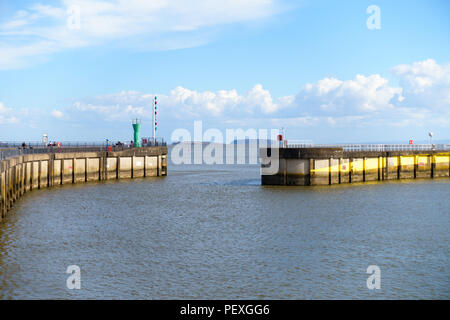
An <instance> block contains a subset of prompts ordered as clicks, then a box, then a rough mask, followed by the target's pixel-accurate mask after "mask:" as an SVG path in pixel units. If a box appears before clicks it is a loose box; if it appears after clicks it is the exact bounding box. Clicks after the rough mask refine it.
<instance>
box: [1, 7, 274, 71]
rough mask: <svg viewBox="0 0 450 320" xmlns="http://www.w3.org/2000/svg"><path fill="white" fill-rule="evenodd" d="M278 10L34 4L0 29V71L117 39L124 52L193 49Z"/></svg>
mask: <svg viewBox="0 0 450 320" xmlns="http://www.w3.org/2000/svg"><path fill="white" fill-rule="evenodd" d="M279 7H280V6H279V5H278V4H276V3H275V0H246V1H242V0H229V1H220V0H191V1H189V5H186V1H185V0H152V1H148V0H116V1H109V2H107V1H100V0H63V1H61V3H60V5H59V6H50V5H41V4H35V5H33V6H31V7H29V8H26V9H24V10H20V11H18V12H17V13H16V14H15V16H13V17H12V18H11V19H10V20H8V21H6V22H4V23H3V24H2V25H0V36H1V37H2V38H3V39H2V44H1V46H0V52H1V53H0V69H9V68H18V67H23V66H26V65H27V64H28V63H30V60H31V57H39V58H40V59H46V58H48V55H50V54H52V53H56V52H60V51H63V50H67V49H70V48H77V47H85V46H95V45H99V44H102V43H106V42H108V41H112V40H119V39H120V40H122V41H123V40H124V39H127V40H129V41H130V42H127V43H126V44H123V45H126V46H127V47H129V46H133V47H139V48H140V49H146V50H170V49H177V48H185V47H191V46H197V45H201V44H204V43H206V42H208V41H209V38H210V34H209V31H210V30H213V29H214V28H215V27H217V26H220V25H226V24H230V23H240V22H246V21H250V20H256V19H264V18H266V17H269V16H272V15H274V14H276V13H278V12H279V11H280V8H279ZM71 8H76V10H71ZM77 12H79V13H80V15H79V21H80V24H79V26H80V28H70V27H69V26H70V25H71V24H70V22H71V21H76V20H77V19H73V18H74V17H75V15H76V13H77ZM68 19H69V20H68ZM68 21H69V23H68ZM19 38H20V39H21V40H20V41H19V40H18V39H19ZM156 40H159V41H156ZM114 43H117V41H115V42H114ZM143 43H145V47H143V45H142V44H143Z"/></svg>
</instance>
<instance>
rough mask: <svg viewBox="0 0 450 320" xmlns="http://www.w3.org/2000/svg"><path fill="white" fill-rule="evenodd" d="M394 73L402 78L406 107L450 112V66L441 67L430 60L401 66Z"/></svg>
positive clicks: (401, 83)
mask: <svg viewBox="0 0 450 320" xmlns="http://www.w3.org/2000/svg"><path fill="white" fill-rule="evenodd" d="M392 71H393V73H394V74H395V75H396V76H398V77H399V78H400V85H401V86H402V88H403V92H404V95H405V101H404V103H403V104H404V105H405V106H409V107H418V108H426V109H431V110H435V111H440V112H444V113H447V114H448V113H449V112H450V64H445V65H439V64H438V63H436V61H434V60H432V59H428V60H424V61H419V62H414V63H413V64H412V65H407V64H403V65H399V66H396V67H394V68H393V69H392Z"/></svg>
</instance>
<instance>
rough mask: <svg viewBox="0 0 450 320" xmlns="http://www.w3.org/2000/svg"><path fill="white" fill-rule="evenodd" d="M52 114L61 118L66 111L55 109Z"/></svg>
mask: <svg viewBox="0 0 450 320" xmlns="http://www.w3.org/2000/svg"><path fill="white" fill-rule="evenodd" d="M52 116H54V117H55V118H57V119H61V118H62V117H64V113H62V112H61V111H60V110H53V111H52Z"/></svg>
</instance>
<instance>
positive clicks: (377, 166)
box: [260, 147, 450, 186]
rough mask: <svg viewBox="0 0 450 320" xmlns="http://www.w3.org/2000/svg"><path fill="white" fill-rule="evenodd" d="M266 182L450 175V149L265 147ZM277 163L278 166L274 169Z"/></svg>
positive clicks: (307, 182)
mask: <svg viewBox="0 0 450 320" xmlns="http://www.w3.org/2000/svg"><path fill="white" fill-rule="evenodd" d="M260 156H261V183H262V184H263V185H300V186H314V185H332V184H343V183H354V182H365V181H376V180H378V181H381V180H391V179H416V178H435V177H449V176H450V165H449V163H450V150H440V151H436V150H430V151H412V150H411V151H344V150H343V148H289V147H288V148H279V149H273V148H272V149H271V148H262V149H260ZM274 165H275V170H274Z"/></svg>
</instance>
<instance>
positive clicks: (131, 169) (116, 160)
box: [0, 147, 167, 221]
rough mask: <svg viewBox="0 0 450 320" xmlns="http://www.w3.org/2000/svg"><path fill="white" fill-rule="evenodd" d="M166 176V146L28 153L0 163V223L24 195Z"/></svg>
mask: <svg viewBox="0 0 450 320" xmlns="http://www.w3.org/2000/svg"><path fill="white" fill-rule="evenodd" d="M165 175H167V147H146V148H138V149H129V150H125V151H120V152H109V153H106V152H74V153H56V154H29V155H22V156H17V157H13V158H9V159H6V160H2V161H0V221H1V220H2V219H4V218H5V216H6V213H7V212H8V211H9V210H10V209H11V207H12V205H13V203H14V202H15V201H17V199H19V198H20V196H22V195H23V194H24V193H25V192H28V191H31V190H33V189H40V188H47V187H51V186H54V185H59V184H71V183H80V182H86V181H100V180H106V179H123V178H136V177H150V176H165Z"/></svg>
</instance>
